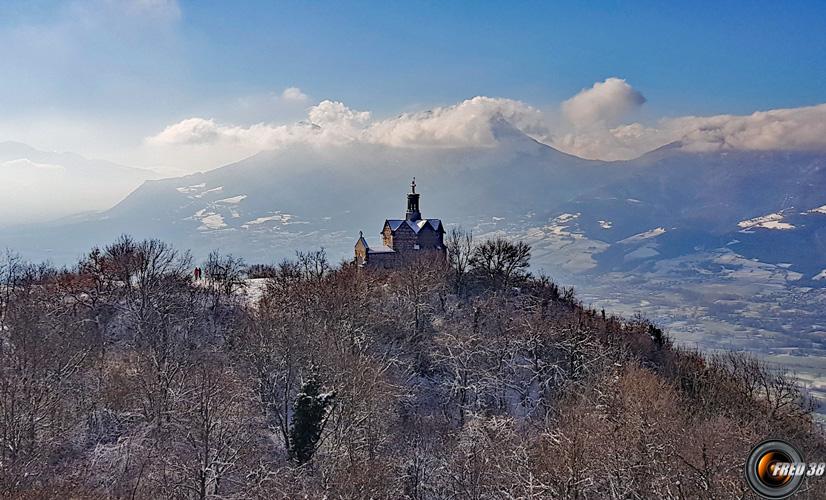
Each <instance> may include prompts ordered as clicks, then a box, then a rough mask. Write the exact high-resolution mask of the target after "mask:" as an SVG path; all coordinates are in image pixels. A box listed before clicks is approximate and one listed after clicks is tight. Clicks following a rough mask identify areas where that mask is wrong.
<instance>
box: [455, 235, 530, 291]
mask: <svg viewBox="0 0 826 500" xmlns="http://www.w3.org/2000/svg"><path fill="white" fill-rule="evenodd" d="M530 259H531V247H530V245H528V244H527V243H525V242H523V241H518V242H516V243H513V242H511V241H508V240H506V239H505V238H501V237H499V238H496V239H493V240H488V241H485V242H484V243H482V244H480V245H479V246H477V247H476V249H475V250H474V252H473V256H472V257H471V259H470V265H471V266H472V267H473V269H474V270H476V271H478V272H479V273H481V274H482V275H483V276H484V277H486V278H487V279H488V280H489V281H490V283H492V284H494V285H495V286H499V287H507V286H509V285H510V283H511V281H512V280H513V278H515V277H517V276H519V275H520V274H521V273H524V272H525V269H527V268H528V266H529V265H530Z"/></svg>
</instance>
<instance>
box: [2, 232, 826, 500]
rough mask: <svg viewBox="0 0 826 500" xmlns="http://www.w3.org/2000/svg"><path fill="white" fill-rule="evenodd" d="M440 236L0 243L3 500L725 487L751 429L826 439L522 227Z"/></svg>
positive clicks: (819, 453) (731, 361)
mask: <svg viewBox="0 0 826 500" xmlns="http://www.w3.org/2000/svg"><path fill="white" fill-rule="evenodd" d="M446 239H447V242H446V244H447V246H448V251H449V259H448V262H446V263H443V264H441V265H436V264H434V262H433V261H432V260H415V259H414V260H412V261H410V262H409V263H408V264H407V265H406V266H404V267H403V268H401V269H397V270H393V271H392V272H370V271H366V270H364V269H359V268H357V267H356V266H355V265H352V264H347V263H345V264H341V265H339V266H331V265H330V263H328V262H327V259H326V256H325V254H324V252H323V251H319V252H311V253H299V254H297V257H296V259H294V260H289V261H284V262H282V263H280V264H277V265H273V266H256V267H255V268H250V269H247V268H246V266H245V265H244V263H243V261H241V260H240V259H236V258H233V257H231V256H221V255H219V254H217V253H215V254H213V255H212V256H210V258H209V259H208V261H207V262H206V264H205V265H204V266H203V269H204V279H203V280H202V281H199V282H196V281H194V280H193V278H192V269H193V265H194V264H193V262H192V259H191V258H190V257H189V256H188V254H187V253H184V252H179V251H177V250H175V249H173V248H172V247H170V246H169V245H166V244H164V243H161V242H159V241H154V240H151V241H142V242H138V241H133V240H132V239H130V238H128V237H122V238H121V239H119V240H118V241H116V242H115V243H113V244H111V245H109V246H107V247H105V248H102V249H95V250H93V251H91V252H90V253H89V255H88V256H86V257H85V258H84V259H82V260H81V261H80V262H78V263H77V265H76V266H74V267H73V268H71V269H54V268H52V267H49V266H46V265H32V264H28V263H25V262H22V261H21V260H20V259H18V258H16V257H14V256H13V255H11V254H9V255H7V256H6V257H5V258H4V259H2V260H0V495H5V496H9V497H14V498H38V499H40V498H61V499H63V498H153V499H154V498H199V499H203V498H262V499H263V498H413V499H436V498H462V499H464V498H472V499H483V498H490V499H499V498H568V499H575V498H735V497H736V498H742V497H748V496H749V495H750V493H749V490H748V486H747V485H746V483H745V481H744V479H743V466H744V462H745V460H746V456H747V454H748V452H749V450H750V449H751V447H752V446H754V445H755V444H756V443H757V442H759V441H761V440H762V439H764V438H766V437H770V436H771V437H777V438H784V439H787V440H789V441H791V442H792V443H794V444H795V445H796V446H798V447H799V448H800V449H801V451H802V452H803V455H804V457H812V460H814V459H817V460H822V459H824V457H826V440H824V436H823V433H822V432H821V430H820V429H818V427H817V426H816V424H815V423H814V421H813V418H812V415H811V406H810V404H809V403H808V401H807V398H806V397H805V395H804V394H803V393H802V392H801V390H800V389H799V388H798V387H797V386H796V385H795V384H794V383H793V382H792V381H791V379H789V378H787V377H786V376H785V375H784V374H782V373H780V372H778V371H775V370H773V369H770V368H769V367H767V366H765V365H763V364H761V363H760V362H758V361H757V360H755V359H754V358H751V357H749V356H747V355H744V354H738V353H727V354H723V355H719V356H711V357H706V356H702V355H700V354H699V353H696V352H692V351H686V350H682V349H679V348H677V347H675V346H674V345H672V343H671V342H670V341H669V339H668V337H667V336H666V335H665V334H664V333H663V332H662V330H660V329H659V328H657V327H656V326H655V325H653V324H651V323H650V322H648V321H646V320H644V319H642V318H639V317H637V318H630V319H623V318H619V317H616V316H613V315H611V314H607V313H606V312H605V311H597V310H594V309H590V308H587V307H584V306H583V305H582V304H580V303H579V302H578V301H577V299H576V297H575V295H574V293H573V290H571V289H562V288H560V287H558V286H557V285H555V284H554V283H553V282H551V281H550V280H549V279H547V278H544V277H535V276H531V275H529V274H528V273H527V266H528V262H529V259H530V247H529V246H528V245H526V244H524V243H513V242H508V241H505V240H493V241H487V242H481V243H477V242H475V241H474V240H473V238H472V237H471V235H469V234H467V233H464V232H462V231H461V230H454V231H453V232H451V233H450V234H448V235H447V236H446ZM248 273H249V274H254V275H256V276H267V280H266V285H265V290H264V292H263V295H262V296H261V298H260V300H257V301H254V302H251V301H250V300H249V299H248V297H247V295H245V294H244V293H243V292H244V288H245V287H246V286H247V284H248V283H249V282H248V280H247V279H246V277H247V274H248ZM799 495H800V498H824V497H826V483H824V482H823V481H820V482H818V481H817V480H815V481H811V482H809V483H807V484H804V487H803V488H802V489H801V492H800V493H799Z"/></svg>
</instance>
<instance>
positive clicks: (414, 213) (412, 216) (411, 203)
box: [404, 177, 422, 221]
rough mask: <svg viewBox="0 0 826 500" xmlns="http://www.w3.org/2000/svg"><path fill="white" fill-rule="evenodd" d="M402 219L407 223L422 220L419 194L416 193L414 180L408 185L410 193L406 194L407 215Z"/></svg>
mask: <svg viewBox="0 0 826 500" xmlns="http://www.w3.org/2000/svg"><path fill="white" fill-rule="evenodd" d="M404 218H405V219H407V220H409V221H417V220H420V219H421V218H422V213H421V212H420V211H419V194H418V193H417V192H416V178H415V177H414V178H413V182H411V183H410V192H409V193H407V213H405V215H404Z"/></svg>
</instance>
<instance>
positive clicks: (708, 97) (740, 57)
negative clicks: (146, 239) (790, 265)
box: [0, 0, 826, 162]
mask: <svg viewBox="0 0 826 500" xmlns="http://www.w3.org/2000/svg"><path fill="white" fill-rule="evenodd" d="M0 75H3V76H2V78H0V109H2V110H3V113H2V114H3V117H2V118H0V120H2V123H0V140H3V139H17V140H25V141H27V142H30V143H32V142H33V143H35V145H36V146H38V147H44V148H53V149H74V150H79V151H80V152H81V153H84V154H88V155H93V156H94V155H97V156H101V155H103V156H107V157H112V158H114V159H116V160H119V161H127V160H128V159H129V156H130V155H132V154H136V153H135V151H136V148H139V147H140V145H141V144H142V141H143V140H144V138H145V137H147V136H150V135H152V134H154V133H157V132H158V131H160V130H162V129H163V128H164V127H165V126H167V125H169V124H170V123H174V122H177V121H179V120H183V119H185V118H188V117H193V116H199V117H207V118H214V119H216V120H220V121H223V122H229V123H234V124H239V125H244V124H250V123H255V122H288V121H291V120H296V119H300V118H302V117H303V116H304V115H305V108H306V105H302V106H299V105H288V104H287V103H284V102H282V103H280V104H272V103H269V102H266V103H264V101H266V96H274V95H279V94H280V93H281V92H282V90H283V89H284V88H287V87H291V86H295V87H299V88H300V89H301V90H302V92H303V93H306V94H307V95H309V96H310V101H309V102H310V103H312V102H318V101H319V100H322V99H331V100H336V101H341V102H344V103H346V104H347V105H348V106H349V107H351V108H353V109H360V110H361V109H364V110H370V111H371V112H372V113H373V115H374V116H379V117H381V116H393V115H396V114H398V113H399V112H403V111H414V110H422V109H428V108H430V107H433V106H440V105H441V106H446V105H451V104H455V103H457V102H460V101H462V100H464V99H468V98H471V97H473V96H477V95H486V96H497V97H506V98H510V99H515V100H519V101H524V102H526V103H529V104H530V105H532V106H534V107H536V108H539V109H558V107H559V106H560V103H561V102H562V101H564V100H566V99H568V98H570V97H571V96H573V95H574V94H576V93H577V92H578V91H580V90H581V89H583V88H588V87H590V86H591V85H593V84H594V83H595V82H599V81H603V80H605V79H606V78H608V77H618V78H621V79H624V80H625V81H627V82H628V83H629V84H630V85H631V86H633V88H634V89H636V90H638V91H639V92H641V93H642V94H643V95H644V96H645V98H646V103H645V105H644V106H643V107H641V108H640V109H639V110H638V116H637V117H636V118H637V119H640V120H643V121H645V120H655V119H659V118H661V117H669V116H670V117H674V116H681V115H712V114H720V113H732V114H749V113H751V112H753V111H756V110H766V109H774V108H789V107H799V106H808V105H814V104H819V103H823V102H826V3H824V2H725V1H722V2H721V1H717V2H564V3H563V2H507V3H505V2H306V1H303V2H292V1H285V2H270V1H266V2H207V1H197V2H196V1H181V2H174V1H171V0H134V1H131V2H130V1H126V0H89V1H84V2H51V1H34V2H14V1H11V2H3V3H2V4H0ZM262 99H263V100H262ZM262 103H263V104H262ZM137 156H139V155H137ZM140 161H149V162H156V161H159V160H158V159H157V158H151V159H150V158H146V159H141V160H139V162H140Z"/></svg>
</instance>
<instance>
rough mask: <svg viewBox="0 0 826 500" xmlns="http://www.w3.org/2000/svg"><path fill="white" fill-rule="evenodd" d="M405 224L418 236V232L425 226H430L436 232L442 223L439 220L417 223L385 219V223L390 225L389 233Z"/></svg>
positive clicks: (420, 220) (423, 220)
mask: <svg viewBox="0 0 826 500" xmlns="http://www.w3.org/2000/svg"><path fill="white" fill-rule="evenodd" d="M405 222H406V223H407V225H408V226H409V227H410V229H412V230H413V232H414V233H416V234H419V231H421V230H422V229H423V228H424V226H425V225H426V224H430V227H432V228H433V229H434V230H436V231H438V230H439V228H440V227H441V225H442V221H441V220H439V219H419V220H417V221H412V220H406V219H387V223H388V224H390V230H391V231H396V230H397V229H399V227H401V225H402V224H403V223H405Z"/></svg>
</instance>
